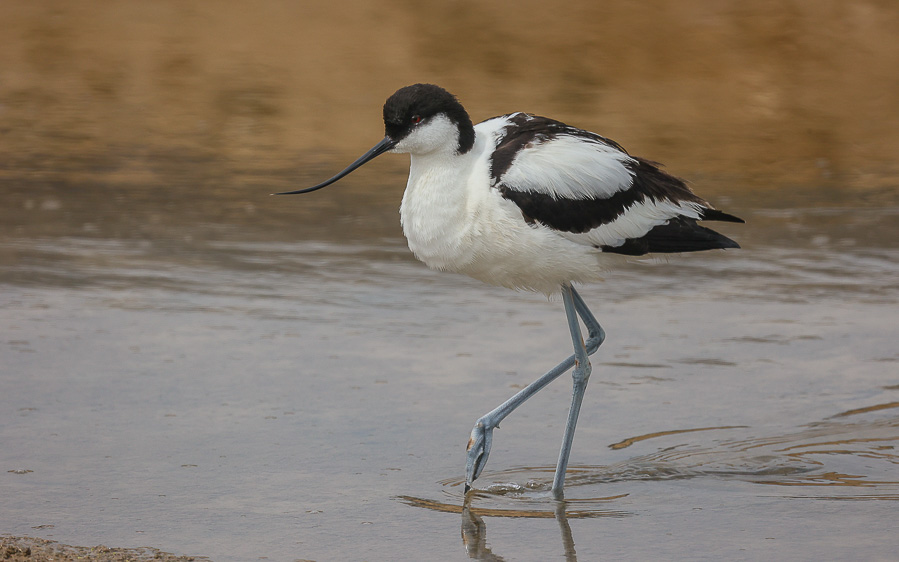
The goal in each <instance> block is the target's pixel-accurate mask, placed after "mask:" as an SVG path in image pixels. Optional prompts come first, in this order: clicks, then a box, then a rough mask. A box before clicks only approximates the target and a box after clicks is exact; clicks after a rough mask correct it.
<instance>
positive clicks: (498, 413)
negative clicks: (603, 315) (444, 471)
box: [465, 286, 605, 492]
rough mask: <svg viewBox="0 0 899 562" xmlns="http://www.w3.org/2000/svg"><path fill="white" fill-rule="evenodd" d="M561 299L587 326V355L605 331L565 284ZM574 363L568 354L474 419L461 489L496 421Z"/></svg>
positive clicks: (482, 458)
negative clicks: (492, 408)
mask: <svg viewBox="0 0 899 562" xmlns="http://www.w3.org/2000/svg"><path fill="white" fill-rule="evenodd" d="M562 300H563V301H564V302H565V308H566V311H568V310H573V311H576V312H577V315H578V316H580V317H581V319H582V320H583V321H584V324H585V325H586V327H587V332H588V334H589V335H588V338H587V342H586V346H585V347H586V348H587V349H586V351H587V354H588V355H590V354H592V353H593V352H594V351H596V348H598V347H599V344H601V343H602V340H603V338H604V337H605V334H604V333H603V331H602V328H601V327H600V325H599V322H597V321H596V318H595V317H594V316H593V314H592V313H591V312H590V309H589V308H587V305H586V303H584V300H583V299H582V298H581V296H580V295H579V294H578V293H577V291H575V290H574V288H572V287H570V286H568V287H566V288H565V290H563V291H562ZM574 364H575V355H572V356H570V357H568V358H567V359H565V360H564V361H562V362H561V363H559V364H558V365H557V366H556V367H554V368H553V369H552V370H550V371H549V372H548V373H546V374H545V375H543V376H542V377H540V378H539V379H537V380H535V381H534V382H532V383H531V384H529V385H528V386H526V387H525V388H523V389H521V390H520V391H519V392H518V393H517V394H515V395H514V396H512V397H511V398H509V399H508V400H506V401H505V402H503V403H502V404H500V405H499V406H497V407H496V408H495V409H494V410H492V411H490V412H489V413H487V414H485V415H484V416H483V417H481V418H480V419H479V420H478V421H477V423H475V426H474V429H472V430H471V438H469V440H468V461H467V462H466V465H465V491H466V492H467V491H468V490H469V488H471V483H472V482H474V481H475V479H477V477H478V476H480V475H481V472H482V471H483V470H484V466H485V465H486V464H487V457H488V456H489V455H490V447H491V445H492V444H493V430H494V429H495V428H498V427H499V424H500V422H501V421H502V420H503V419H505V418H506V416H508V415H509V414H511V413H512V412H513V411H514V410H515V409H516V408H517V407H518V406H520V405H521V404H523V403H524V402H525V401H526V400H527V399H528V398H530V397H531V396H533V395H535V394H537V392H539V391H540V390H542V389H543V387H545V386H546V385H548V384H549V383H551V382H552V381H554V380H556V379H557V378H559V377H560V376H561V375H562V374H563V373H565V372H566V371H568V370H569V369H570V368H571V367H573V366H574Z"/></svg>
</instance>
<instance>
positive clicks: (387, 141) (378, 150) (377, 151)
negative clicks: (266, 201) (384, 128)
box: [272, 137, 397, 195]
mask: <svg viewBox="0 0 899 562" xmlns="http://www.w3.org/2000/svg"><path fill="white" fill-rule="evenodd" d="M396 142H397V141H395V140H393V139H392V138H390V137H384V139H383V140H382V141H381V142H379V143H378V144H376V145H374V146H373V147H372V148H371V150H369V151H368V152H366V153H365V154H363V155H362V156H360V157H359V158H358V159H357V160H356V161H355V162H353V163H352V164H350V165H349V166H347V167H346V169H345V170H344V171H342V172H340V173H339V174H337V175H336V176H334V177H333V178H331V179H329V180H325V181H323V182H321V183H320V184H318V185H313V186H312V187H307V188H306V189H298V190H296V191H282V192H281V193H273V194H272V195H295V194H297V193H309V192H310V191H315V190H317V189H321V188H323V187H327V186H329V185H331V184H332V183H334V182H336V181H337V180H339V179H340V178H342V177H344V176H346V175H348V174H349V173H350V172H352V171H353V170H355V169H356V168H358V167H359V166H361V165H362V164H365V163H366V162H368V161H369V160H373V159H374V158H375V157H377V156H380V155H381V154H384V153H385V152H387V151H388V150H390V149H391V148H393V147H394V146H396Z"/></svg>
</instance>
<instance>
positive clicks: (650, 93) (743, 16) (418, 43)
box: [0, 0, 899, 193]
mask: <svg viewBox="0 0 899 562" xmlns="http://www.w3.org/2000/svg"><path fill="white" fill-rule="evenodd" d="M897 29H899V3H896V2H894V1H892V0H858V1H853V2H845V1H838V0H812V1H810V0H792V1H790V0H787V1H773V0H771V1H769V0H756V1H750V2H743V1H738V0H677V1H673V0H672V1H660V0H650V1H639V2H593V1H576V2H566V3H565V4H564V5H563V6H559V5H554V4H550V3H546V2H540V1H532V0H527V1H522V2H506V1H503V2H475V1H464V0H463V1H456V2H442V1H418V2H414V1H411V0H395V1H389V2H367V1H361V0H350V1H348V2H335V3H323V2H294V1H288V0H270V1H266V2H235V1H224V2H223V1H202V0H199V1H196V0H195V1H154V2H127V1H116V0H113V1H106V0H104V1H98V0H83V1H79V2H68V1H56V2H54V1H14V0H7V1H4V2H2V3H0V37H2V39H0V41H2V49H0V174H2V176H0V179H2V177H4V176H5V177H6V178H10V177H22V174H34V173H35V172H40V173H44V174H57V173H62V172H64V173H66V174H71V173H78V174H89V175H96V174H101V175H103V177H104V178H106V179H110V178H116V180H117V181H124V182H128V181H142V180H145V179H152V174H153V173H154V171H155V172H158V171H160V170H166V171H168V172H172V171H173V170H176V171H180V172H181V173H186V174H188V175H200V176H203V175H210V174H211V175H212V176H214V177H215V178H216V181H215V182H213V183H218V184H221V183H222V182H229V181H235V180H237V181H239V180H240V178H241V177H242V176H241V174H243V175H244V176H243V177H246V174H250V175H252V176H256V177H257V179H261V178H258V174H260V173H261V175H262V176H263V177H265V176H268V177H271V178H273V180H272V181H276V180H275V179H274V178H275V177H276V176H277V173H275V172H278V171H280V172H285V171H286V172H287V173H288V174H289V176H290V178H291V179H290V180H289V181H294V180H295V181H303V180H305V179H306V176H305V174H307V172H306V171H305V170H306V168H307V165H309V164H311V163H316V162H319V161H320V159H321V155H322V154H323V153H325V152H331V151H336V152H339V156H335V157H334V165H338V161H339V162H340V163H342V162H343V160H344V159H345V158H346V157H353V156H355V155H356V154H357V153H359V152H360V151H362V150H365V149H366V148H368V147H369V146H370V145H371V144H373V143H374V142H375V141H376V140H377V139H379V138H380V136H381V132H382V131H381V127H382V125H381V122H380V107H381V104H382V103H383V101H384V99H385V98H386V97H387V96H388V95H389V94H390V93H392V92H393V91H394V90H395V89H396V88H398V87H400V86H402V85H406V84H409V83H413V82H418V81H429V82H436V83H439V84H440V85H442V86H444V87H446V88H447V89H449V90H450V91H452V92H454V93H455V94H456V95H457V96H459V97H460V99H461V101H462V102H463V104H464V105H465V106H466V108H467V109H468V110H469V112H470V113H471V114H472V117H473V119H474V120H475V121H479V120H482V119H484V118H487V117H491V116H493V115H497V114H502V113H507V112H510V111H516V110H524V111H529V112H534V113H539V114H544V115H550V116H553V117H555V118H558V119H561V120H564V121H567V122H570V123H571V124H574V125H577V126H581V127H584V128H590V129H593V130H596V131H598V132H600V133H602V134H604V135H606V136H609V137H612V138H614V139H616V140H618V141H619V142H621V143H622V144H623V145H624V146H625V147H626V148H627V149H628V150H629V151H630V152H632V153H634V154H639V155H644V156H647V157H650V158H652V159H655V160H659V161H662V162H664V163H666V164H667V165H668V166H669V168H670V169H672V170H673V171H675V172H676V173H678V174H679V175H684V176H687V177H695V176H697V175H701V174H714V175H717V176H723V177H740V178H742V179H744V180H747V181H748V183H744V184H743V185H744V186H747V187H748V186H751V188H752V189H758V188H763V187H765V186H782V185H790V184H793V183H796V182H801V183H809V182H811V183H827V184H831V185H833V186H835V187H840V188H842V187H852V188H866V187H875V186H878V185H879V186H884V185H891V186H895V173H896V171H897V168H899V166H897V154H899V34H897V33H896V30H897ZM396 160H398V159H396ZM210 165H211V166H215V167H216V170H217V171H215V172H213V171H212V170H211V169H209V168H208V166H210ZM402 165H403V163H400V162H398V161H397V162H396V163H395V166H397V169H399V168H400V167H401V166H402ZM204 167H206V168H205V171H203V170H204ZM147 174H150V176H149V177H148V176H147ZM233 174H237V175H233ZM312 175H313V174H311V173H309V176H308V177H309V178H311V177H312ZM31 177H32V178H33V176H31ZM756 180H757V181H756ZM289 181H288V183H289ZM728 190H729V191H732V187H730V188H728ZM706 193H708V192H707V191H706Z"/></svg>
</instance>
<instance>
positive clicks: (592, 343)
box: [552, 285, 606, 499]
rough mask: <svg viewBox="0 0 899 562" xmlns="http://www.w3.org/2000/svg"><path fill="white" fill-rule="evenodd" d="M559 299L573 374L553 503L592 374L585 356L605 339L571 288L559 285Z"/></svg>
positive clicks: (558, 494)
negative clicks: (584, 335)
mask: <svg viewBox="0 0 899 562" xmlns="http://www.w3.org/2000/svg"><path fill="white" fill-rule="evenodd" d="M562 297H563V301H564V302H565V314H566V316H567V317H568V329H569V331H570V332H571V342H572V343H573V344H574V357H575V362H574V371H573V372H572V373H571V377H572V379H573V385H572V392H571V408H570V409H569V410H568V422H567V423H566V424H565V436H564V437H563V438H562V449H561V450H560V451H559V463H558V464H557V465H556V474H555V476H554V477H553V487H552V493H553V495H554V496H555V497H556V498H557V499H562V495H563V492H562V490H563V488H564V486H565V471H566V470H567V469H568V457H569V456H570V455H571V443H572V441H573V440H574V429H575V427H576V426H577V418H578V414H580V411H581V403H582V402H583V400H584V392H585V391H586V390H587V381H589V380H590V372H591V371H592V370H593V367H592V366H591V365H590V359H589V358H588V356H589V355H592V354H593V352H594V351H596V350H597V348H599V346H600V344H602V342H603V340H604V339H605V337H606V334H605V332H604V331H603V329H602V327H601V326H600V325H599V322H597V321H596V318H595V317H594V316H593V313H591V312H590V309H589V308H587V304H586V303H585V302H584V299H582V298H581V296H580V295H579V294H578V293H577V291H575V290H574V287H572V286H571V285H563V286H562ZM578 316H580V317H581V318H582V319H583V320H584V325H585V326H586V327H587V341H586V342H585V341H584V339H583V338H582V337H581V326H580V323H579V322H578Z"/></svg>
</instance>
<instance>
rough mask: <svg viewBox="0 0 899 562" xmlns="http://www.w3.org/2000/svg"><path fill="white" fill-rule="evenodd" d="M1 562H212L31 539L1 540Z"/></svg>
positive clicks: (153, 551)
mask: <svg viewBox="0 0 899 562" xmlns="http://www.w3.org/2000/svg"><path fill="white" fill-rule="evenodd" d="M0 559H2V560H8V561H10V562H41V561H43V560H53V561H55V562H60V561H61V562H69V561H73V560H93V561H97V562H138V561H140V560H162V561H163V562H190V561H193V560H209V559H208V558H206V557H199V558H198V557H195V556H177V555H175V554H169V553H168V552H162V551H160V550H156V549H155V548H149V547H142V548H111V547H108V546H103V545H98V546H70V545H67V544H59V543H58V542H55V541H48V540H44V539H36V538H32V537H0Z"/></svg>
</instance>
